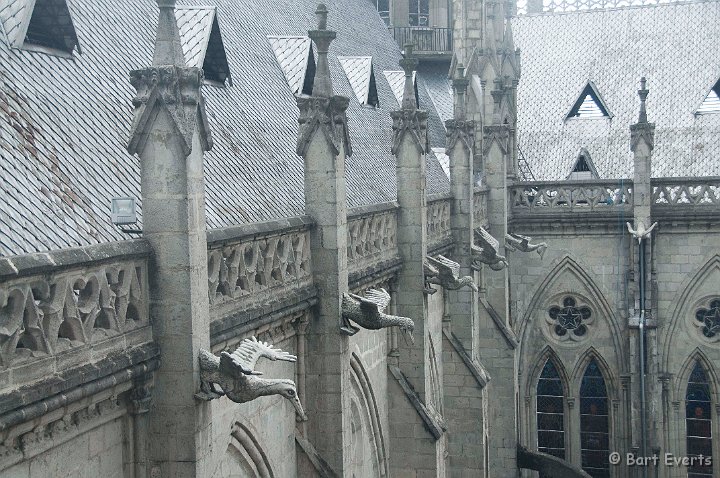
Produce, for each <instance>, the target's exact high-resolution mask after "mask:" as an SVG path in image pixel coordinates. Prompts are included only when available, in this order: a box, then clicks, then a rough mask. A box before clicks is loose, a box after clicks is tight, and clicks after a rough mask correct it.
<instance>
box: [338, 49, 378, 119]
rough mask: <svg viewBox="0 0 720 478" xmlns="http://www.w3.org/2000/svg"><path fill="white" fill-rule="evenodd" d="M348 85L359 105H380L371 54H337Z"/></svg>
mask: <svg viewBox="0 0 720 478" xmlns="http://www.w3.org/2000/svg"><path fill="white" fill-rule="evenodd" d="M338 61H340V65H341V66H342V68H343V71H344V72H345V76H346V77H347V79H348V82H349V83H350V87H351V88H352V90H353V93H355V97H356V98H357V100H358V101H359V102H360V104H361V105H367V106H373V107H375V108H377V107H378V106H380V101H379V99H378V93H377V85H376V84H375V71H374V68H373V63H372V57H371V56H339V57H338Z"/></svg>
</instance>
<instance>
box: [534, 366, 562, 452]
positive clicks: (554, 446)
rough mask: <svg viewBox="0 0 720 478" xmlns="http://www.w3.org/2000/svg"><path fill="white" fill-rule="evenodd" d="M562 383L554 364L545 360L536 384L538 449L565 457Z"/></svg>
mask: <svg viewBox="0 0 720 478" xmlns="http://www.w3.org/2000/svg"><path fill="white" fill-rule="evenodd" d="M564 398H565V397H564V396H563V385H562V380H561V379H560V374H559V373H558V370H557V368H556V367H555V364H554V363H553V361H552V360H551V359H548V360H547V362H545V366H544V367H543V369H542V373H541V374H540V378H539V380H538V384H537V433H538V451H539V452H542V453H547V454H549V455H554V456H556V457H558V458H562V459H565V405H564Z"/></svg>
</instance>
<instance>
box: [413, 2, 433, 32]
mask: <svg viewBox="0 0 720 478" xmlns="http://www.w3.org/2000/svg"><path fill="white" fill-rule="evenodd" d="M409 20H410V26H411V27H427V26H430V0H410V17H409Z"/></svg>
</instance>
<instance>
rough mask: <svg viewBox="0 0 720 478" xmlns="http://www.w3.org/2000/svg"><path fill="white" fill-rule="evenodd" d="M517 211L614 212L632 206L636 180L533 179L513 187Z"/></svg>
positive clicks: (551, 212) (520, 212)
mask: <svg viewBox="0 0 720 478" xmlns="http://www.w3.org/2000/svg"><path fill="white" fill-rule="evenodd" d="M510 202H511V206H512V209H513V214H521V215H522V214H523V213H527V212H532V214H543V213H546V214H558V213H563V212H570V211H572V212H573V213H578V212H602V211H605V212H611V213H617V212H619V211H621V210H625V209H627V210H629V209H631V208H632V181H630V180H609V181H608V180H588V181H562V182H557V181H554V182H546V181H532V182H523V183H518V184H515V185H514V186H512V187H511V188H510Z"/></svg>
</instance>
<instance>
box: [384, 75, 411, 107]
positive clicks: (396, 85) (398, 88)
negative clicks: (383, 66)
mask: <svg viewBox="0 0 720 478" xmlns="http://www.w3.org/2000/svg"><path fill="white" fill-rule="evenodd" d="M383 75H385V79H387V82H388V84H389V85H390V89H391V90H392V92H393V95H395V99H396V100H397V102H398V104H399V105H401V106H402V99H403V93H404V92H405V72H404V71H402V70H398V71H383ZM413 85H414V86H415V104H416V105H417V106H419V104H420V101H419V98H418V91H417V75H416V74H415V72H414V71H413Z"/></svg>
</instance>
